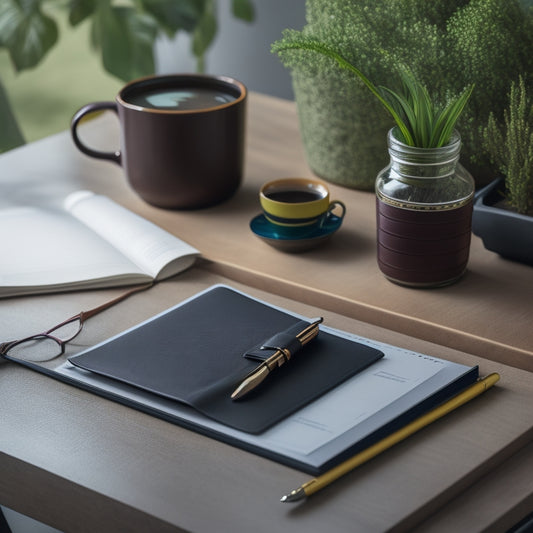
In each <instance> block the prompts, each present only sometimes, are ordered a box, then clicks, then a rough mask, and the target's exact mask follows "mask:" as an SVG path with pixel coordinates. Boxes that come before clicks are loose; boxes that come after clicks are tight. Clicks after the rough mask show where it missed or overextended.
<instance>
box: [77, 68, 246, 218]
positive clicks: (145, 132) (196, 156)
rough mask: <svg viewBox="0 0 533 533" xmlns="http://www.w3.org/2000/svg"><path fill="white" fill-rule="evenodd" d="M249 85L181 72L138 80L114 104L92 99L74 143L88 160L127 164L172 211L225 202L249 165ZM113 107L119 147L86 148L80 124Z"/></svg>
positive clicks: (149, 196) (147, 193) (150, 196)
mask: <svg viewBox="0 0 533 533" xmlns="http://www.w3.org/2000/svg"><path fill="white" fill-rule="evenodd" d="M246 97H247V90H246V87H245V86H244V85H243V84H242V83H241V82H239V81H237V80H234V79H232V78H228V77H224V76H207V75H196V74H175V75H163V76H152V77H148V78H142V79H140V80H136V81H133V82H131V83H128V84H127V85H126V86H124V87H123V88H122V89H121V90H120V92H119V93H118V95H117V97H116V100H115V102H94V103H91V104H87V105H86V106H84V107H82V108H81V109H80V110H79V111H78V112H77V113H76V114H75V115H74V117H73V119H72V123H71V132H72V137H73V140H74V143H75V144H76V146H77V147H78V148H79V149H80V150H81V151H82V152H83V153H84V154H86V155H88V156H90V157H96V158H98V159H107V160H109V161H113V162H115V163H118V164H119V165H121V166H122V167H123V169H124V171H125V174H126V177H127V179H128V181H129V183H130V185H131V187H132V188H133V189H134V190H135V191H136V192H137V194H139V196H140V197H141V198H143V199H144V200H145V201H146V202H148V203H150V204H153V205H156V206H158V207H163V208H169V209H194V208H200V207H206V206H209V205H213V204H216V203H219V202H221V201H223V200H226V199H227V198H229V197H230V196H231V195H232V194H233V193H234V192H235V191H236V190H237V188H238V187H239V185H240V182H241V179H242V173H243V164H244V137H245V112H246ZM102 110H111V111H114V112H115V113H117V115H118V118H119V123H120V131H121V134H120V150H119V151H114V152H103V151H98V150H95V149H93V148H90V147H89V146H87V145H86V144H84V143H83V142H82V141H81V140H80V137H79V135H78V125H79V123H80V120H81V119H82V118H83V117H84V116H85V115H87V114H89V113H94V112H98V111H102Z"/></svg>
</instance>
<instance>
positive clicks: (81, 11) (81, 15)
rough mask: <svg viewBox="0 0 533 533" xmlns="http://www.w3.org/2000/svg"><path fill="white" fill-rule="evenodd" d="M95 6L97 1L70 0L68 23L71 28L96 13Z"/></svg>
mask: <svg viewBox="0 0 533 533" xmlns="http://www.w3.org/2000/svg"><path fill="white" fill-rule="evenodd" d="M97 4H98V0H70V2H69V5H68V21H69V22H70V24H71V25H72V26H77V25H78V24H80V22H83V21H84V20H85V19H87V18H89V17H90V16H91V15H92V14H93V13H94V12H95V11H96V6H97Z"/></svg>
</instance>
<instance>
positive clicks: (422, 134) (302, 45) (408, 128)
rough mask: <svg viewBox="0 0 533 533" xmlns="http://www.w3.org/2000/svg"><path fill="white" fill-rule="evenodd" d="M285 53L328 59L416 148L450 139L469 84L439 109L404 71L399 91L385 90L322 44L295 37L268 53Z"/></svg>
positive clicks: (442, 142)
mask: <svg viewBox="0 0 533 533" xmlns="http://www.w3.org/2000/svg"><path fill="white" fill-rule="evenodd" d="M287 50H304V51H308V52H312V53H317V54H321V55H324V56H326V57H329V58H330V59H332V60H333V61H336V62H337V64H338V65H339V67H340V68H342V69H344V70H347V71H349V72H351V73H352V74H354V75H355V76H357V77H358V78H359V79H360V80H361V81H362V82H363V83H364V85H365V86H366V87H367V88H368V90H369V91H370V92H371V93H372V94H373V95H374V96H375V97H376V98H377V99H378V100H379V102H380V103H381V104H382V105H383V107H384V108H385V109H386V110H387V111H388V112H389V114H390V115H391V116H392V118H393V119H394V121H395V122H396V125H397V126H398V128H399V130H400V133H401V136H402V138H401V139H400V141H403V142H404V143H405V144H408V145H409V146H416V147H418V148H438V147H440V146H444V145H445V144H447V143H448V141H449V140H450V136H451V134H452V132H453V129H454V127H455V124H456V122H457V120H458V118H459V116H460V115H461V113H462V111H463V110H464V108H465V106H466V103H467V102H468V99H469V98H470V95H471V94H472V90H473V88H474V87H473V85H472V86H470V87H469V88H467V89H466V90H464V91H463V92H462V94H461V95H460V96H459V97H457V98H455V99H452V100H450V101H449V102H448V103H447V104H446V105H445V106H442V107H439V106H438V105H437V104H436V103H435V101H434V100H432V98H431V97H430V95H429V92H428V90H427V89H426V87H424V86H423V85H422V84H421V83H420V82H419V81H418V80H417V79H416V78H415V77H414V76H413V75H412V74H411V73H410V71H409V70H408V69H402V70H401V71H400V77H401V80H402V91H401V92H396V91H394V90H392V89H390V88H388V87H383V86H380V87H376V86H375V85H374V84H373V83H372V82H371V81H370V80H369V79H368V78H367V77H366V76H365V74H363V73H362V72H361V70H359V69H358V68H357V67H356V66H355V65H353V64H352V63H350V62H349V61H347V60H346V59H345V58H344V57H343V56H342V55H341V54H340V53H339V52H338V51H337V50H335V49H334V48H333V47H331V46H329V45H327V44H326V43H323V42H320V41H317V40H314V39H305V38H298V39H296V40H293V41H278V42H276V43H274V44H273V45H272V51H273V52H275V53H278V54H283V53H284V52H286V51H287Z"/></svg>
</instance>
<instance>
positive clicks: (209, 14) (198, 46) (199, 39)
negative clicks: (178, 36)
mask: <svg viewBox="0 0 533 533" xmlns="http://www.w3.org/2000/svg"><path fill="white" fill-rule="evenodd" d="M215 9H216V7H215V2H214V0H207V2H206V4H205V10H204V13H203V14H202V17H201V19H200V20H199V22H198V25H197V26H196V28H195V30H194V32H193V34H192V52H193V54H194V55H195V57H196V58H197V60H198V71H199V72H202V71H204V70H205V68H204V64H203V61H204V54H205V52H206V51H207V49H208V48H209V46H210V45H211V43H212V42H213V39H214V38H215V35H216V33H217V19H216V12H215Z"/></svg>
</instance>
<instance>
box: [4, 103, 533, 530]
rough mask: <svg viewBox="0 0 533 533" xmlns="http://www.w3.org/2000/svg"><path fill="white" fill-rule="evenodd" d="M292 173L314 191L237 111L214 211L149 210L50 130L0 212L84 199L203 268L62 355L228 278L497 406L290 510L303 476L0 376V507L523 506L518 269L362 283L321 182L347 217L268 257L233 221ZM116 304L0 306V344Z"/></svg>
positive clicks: (64, 515)
mask: <svg viewBox="0 0 533 533" xmlns="http://www.w3.org/2000/svg"><path fill="white" fill-rule="evenodd" d="M87 135H88V136H93V137H96V138H97V140H98V141H99V142H104V143H105V142H107V140H108V139H112V138H114V136H115V135H116V124H115V122H114V120H113V117H109V118H105V117H104V118H103V119H98V120H95V121H94V122H93V123H92V124H89V125H88V126H87ZM290 175H311V173H310V171H309V169H308V168H307V166H306V164H305V160H304V157H303V153H302V147H301V144H300V140H299V135H298V128H297V121H296V114H295V109H294V104H292V103H290V102H286V101H283V100H278V99H273V98H269V97H265V96H260V95H252V97H251V100H250V113H249V129H248V150H247V168H246V179H245V181H244V183H243V185H242V187H241V189H240V190H239V192H238V193H237V194H236V195H235V197H234V198H232V199H231V200H230V201H228V202H226V203H224V204H222V205H220V206H216V207H213V208H209V209H205V210H202V211H193V212H174V211H164V210H160V209H157V208H154V207H151V206H148V205H146V204H144V203H143V202H142V201H141V200H139V199H138V198H137V197H136V196H135V194H134V193H132V192H131V190H130V189H129V188H128V186H127V184H126V183H125V181H124V179H123V177H122V171H121V169H120V168H119V167H117V166H113V165H112V164H110V163H105V162H101V161H95V160H91V159H88V158H86V157H84V156H82V155H81V154H79V153H78V152H77V151H76V150H75V148H74V147H73V145H72V143H71V141H70V138H69V135H68V134H67V133H65V134H60V135H57V136H54V137H51V138H48V139H45V140H43V141H40V142H38V143H35V144H33V145H30V146H27V147H24V148H22V149H19V150H15V151H13V152H10V153H8V154H6V155H4V156H2V157H1V158H0V205H13V204H17V203H24V204H27V203H32V202H36V203H42V202H43V201H44V202H49V203H50V204H57V203H58V202H59V201H60V200H61V199H62V198H63V197H64V195H66V194H67V193H68V192H70V191H72V190H76V189H80V188H88V189H92V190H94V191H96V192H100V193H104V194H107V195H109V196H110V197H112V198H114V199H116V200H117V201H119V202H120V203H122V204H123V205H125V206H127V207H128V208H130V209H132V210H133V211H135V212H138V213H140V214H141V215H143V216H145V217H146V218H149V219H151V220H153V221H155V222H156V223H158V224H159V225H161V226H162V227H164V228H166V229H168V230H170V231H171V232H174V233H176V234H177V235H179V236H180V237H182V238H184V239H185V240H187V241H189V242H190V243H191V244H193V245H195V246H197V247H198V248H199V249H200V250H202V252H203V255H204V257H205V258H206V261H205V262H204V263H202V264H200V265H199V266H198V267H196V268H194V269H192V270H190V271H188V272H186V273H184V274H183V275H180V276H178V277H177V278H175V279H173V280H170V281H167V282H164V283H162V284H160V285H158V286H156V287H154V288H153V289H150V291H149V292H148V293H144V294H139V295H136V296H134V297H133V298H132V299H130V300H128V301H126V302H124V303H122V304H120V305H119V306H117V307H115V308H113V309H110V310H109V311H106V313H104V315H103V316H97V317H95V318H93V319H91V321H90V322H89V323H88V324H87V328H86V330H85V331H84V332H83V333H82V335H81V336H80V337H79V338H78V340H77V345H74V346H72V347H70V348H69V351H68V354H67V355H70V354H72V353H74V352H75V351H77V350H79V349H80V348H83V347H85V346H89V345H91V344H94V343H95V342H98V341H100V340H102V339H104V338H106V337H108V336H110V335H112V334H114V333H117V332H119V331H121V330H123V329H125V328H126V327H128V326H131V325H133V324H135V323H137V322H139V321H141V320H143V319H144V318H147V317H149V316H151V315H153V314H154V313H156V312H158V311H160V310H162V309H165V308H167V307H169V306H171V305H173V304H175V303H176V302H178V301H180V300H181V299H183V298H185V297H187V296H189V295H191V294H194V293H195V292H197V291H198V290H200V289H202V288H204V287H207V286H209V285H210V284H212V283H215V282H219V281H225V282H228V283H230V284H233V285H235V286H237V287H239V288H243V289H244V290H246V291H248V292H251V293H253V294H257V295H258V296H260V297H262V298H265V299H268V300H270V301H273V302H274V303H278V304H280V305H283V306H285V307H288V308H291V309H294V310H295V311H299V312H302V313H304V314H306V315H308V316H314V315H316V314H317V307H318V308H320V309H323V310H325V311H324V315H325V317H326V319H327V321H328V323H330V324H332V325H334V326H337V327H340V328H343V329H346V330H349V331H354V332H357V333H360V334H363V335H367V336H370V337H373V338H378V339H380V340H384V341H386V342H391V343H396V344H401V345H403V346H406V347H409V348H412V349H416V350H419V351H423V352H427V353H431V354H432V355H437V356H442V357H445V358H449V359H452V360H457V361H460V362H464V363H467V364H479V365H480V368H481V371H482V373H486V372H489V371H499V372H500V373H501V374H502V381H501V383H500V384H499V385H498V387H497V389H494V390H493V391H491V392H490V394H488V395H486V396H484V397H483V398H481V399H478V400H476V402H475V403H473V404H471V405H469V406H466V407H465V408H463V409H461V411H459V412H457V413H454V414H453V415H451V416H450V417H448V418H447V419H445V420H442V421H440V422H438V423H437V424H436V425H434V426H433V427H431V428H428V429H427V430H425V431H424V432H423V433H421V434H419V435H417V436H415V437H413V438H411V439H409V441H408V442H405V443H403V444H401V445H399V446H398V447H397V448H396V449H394V450H391V451H390V452H387V454H385V455H383V456H382V457H380V458H379V459H377V460H375V461H372V462H371V463H370V464H368V465H366V466H364V467H363V468H361V469H359V470H358V471H357V473H355V472H354V473H353V474H352V475H350V476H347V477H346V478H345V479H343V480H341V481H339V482H338V483H336V484H335V485H334V486H332V487H330V488H329V489H328V490H327V491H323V493H321V494H319V495H317V496H315V497H314V498H313V499H312V500H310V501H309V502H306V503H305V504H304V505H299V506H292V507H291V506H287V505H285V506H284V505H281V504H279V503H278V499H279V497H280V496H281V495H282V494H283V493H284V491H286V490H287V489H290V488H293V487H294V486H296V485H298V484H299V483H300V482H302V481H303V480H305V479H306V476H305V475H303V474H302V473H300V472H297V471H295V470H291V469H289V468H286V467H283V466H281V465H278V464H276V463H273V462H271V461H268V460H266V459H262V458H259V457H256V456H254V455H252V454H249V453H246V452H242V451H240V450H238V449H235V448H232V447H230V446H227V445H224V444H221V443H219V442H216V441H213V440H211V439H207V438H205V437H202V436H200V435H198V434H196V433H192V432H189V431H187V430H185V429H182V428H180V427H177V426H173V425H171V424H168V423H166V422H163V421H160V420H157V419H154V418H151V417H149V416H147V415H144V414H142V413H138V412H136V411H133V410H131V409H128V408H125V407H123V406H120V405H117V404H115V403H112V402H109V401H106V400H104V399H101V398H98V397H95V396H93V395H91V394H88V393H85V392H83V391H80V390H77V389H74V388H71V387H69V386H66V385H63V384H60V383H56V382H54V381H53V380H50V379H48V378H45V377H43V376H41V375H38V374H34V373H32V372H28V371H26V370H24V369H21V368H17V367H14V366H13V365H10V364H7V363H5V364H3V363H2V364H0V401H1V402H2V410H1V413H2V416H1V417H0V472H1V473H2V475H1V476H0V502H1V503H2V504H5V505H7V506H8V507H12V508H14V509H15V510H19V511H20V512H23V513H25V514H28V515H30V516H34V517H36V518H37V519H39V520H42V521H44V522H47V523H50V524H51V525H54V526H55V527H57V528H59V529H64V530H68V531H116V530H128V531H179V530H185V531H230V530H242V531H247V530H251V529H252V528H253V529H254V530H257V531H281V530H286V531H323V530H329V531H339V532H340V531H352V530H357V531H372V532H374V531H382V530H388V529H393V530H398V531H401V530H412V529H413V528H415V527H417V528H419V530H420V531H448V530H449V526H450V524H453V525H455V526H456V527H455V528H454V530H463V531H481V530H483V529H484V528H486V527H489V526H490V527H493V528H494V530H495V531H505V529H506V528H508V527H509V526H510V525H512V524H513V523H515V522H516V521H517V520H519V519H520V518H521V517H522V516H524V515H525V514H526V513H527V512H529V511H531V509H533V481H532V480H531V479H530V478H531V476H530V475H529V472H530V471H531V468H533V444H532V439H533V419H532V417H531V415H530V405H531V404H532V400H533V380H532V379H531V374H530V373H529V371H531V370H532V369H533V333H532V331H531V327H530V320H531V319H530V317H531V310H532V303H531V302H532V299H531V296H533V292H532V291H533V270H532V269H531V267H527V266H523V265H519V264H516V263H511V262H508V261H505V260H503V259H500V258H499V257H497V256H495V255H494V254H492V253H490V252H487V251H485V250H484V249H483V247H482V245H481V243H480V241H479V240H478V239H477V238H474V239H473V243H472V252H471V261H470V264H469V271H468V273H467V275H466V276H465V278H464V279H463V280H462V281H461V282H460V283H458V284H456V285H454V286H451V287H447V288H443V289H439V290H427V291H419V290H412V289H405V288H402V287H398V286H396V285H394V284H392V283H390V282H388V281H387V280H385V279H384V278H383V276H382V275H381V274H380V272H379V271H378V269H377V266H376V262H375V237H374V233H375V222H374V203H373V196H372V194H370V193H362V192H358V191H352V190H348V189H343V188H340V187H336V186H333V185H331V186H330V189H331V191H332V195H333V197H335V198H340V199H342V200H343V201H344V202H345V203H346V204H347V206H348V214H347V217H346V219H345V222H344V225H343V227H342V228H341V230H340V231H339V232H338V233H337V234H336V235H335V236H334V237H333V239H332V240H331V241H330V242H329V243H328V244H327V245H326V246H324V247H323V248H320V249H317V250H315V251H311V252H308V253H305V254H301V255H288V254H283V253H280V252H278V251H276V250H274V249H272V248H270V247H269V246H267V245H266V244H264V243H263V242H261V241H259V240H258V239H257V238H256V237H255V236H254V235H253V234H252V233H251V232H250V231H249V229H248V222H249V220H250V219H251V218H252V217H253V216H254V215H255V214H256V213H257V212H258V210H259V207H258V206H259V204H258V200H257V192H258V189H259V186H260V184H261V183H263V182H264V181H266V180H268V179H271V178H276V177H282V176H290ZM222 276H224V277H222ZM242 284H245V285H242ZM264 291H266V292H264ZM117 292H118V291H87V292H83V293H71V294H63V295H49V296H41V297H27V298H16V299H11V300H4V301H0V332H1V336H2V338H3V337H5V336H9V337H10V338H13V337H17V336H21V335H25V334H28V333H32V332H34V331H38V330H41V329H44V328H45V327H46V326H49V325H50V324H53V323H55V322H57V321H59V320H61V319H63V318H64V317H65V316H70V315H72V314H74V313H75V312H78V311H79V310H81V309H82V308H88V307H90V306H92V305H95V304H97V303H99V302H101V301H104V300H106V299H107V298H108V297H110V296H111V295H113V294H116V293H117ZM281 295H282V296H281ZM507 365H510V366H507ZM502 486H505V487H506V490H505V493H504V494H502V490H501V488H502Z"/></svg>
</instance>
